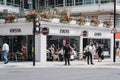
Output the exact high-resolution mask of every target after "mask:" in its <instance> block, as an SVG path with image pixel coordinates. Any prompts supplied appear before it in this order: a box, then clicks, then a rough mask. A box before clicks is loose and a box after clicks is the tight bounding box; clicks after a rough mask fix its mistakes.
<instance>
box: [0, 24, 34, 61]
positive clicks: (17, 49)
mask: <svg viewBox="0 0 120 80" xmlns="http://www.w3.org/2000/svg"><path fill="white" fill-rule="evenodd" d="M31 25H32V23H11V24H10V23H7V24H0V46H2V45H3V42H4V41H5V40H6V41H7V42H8V44H9V46H10V51H9V56H8V58H9V60H10V61H22V58H21V57H20V53H21V47H22V45H23V44H26V47H27V52H26V56H25V59H24V61H32V26H31ZM1 60H2V59H1Z"/></svg>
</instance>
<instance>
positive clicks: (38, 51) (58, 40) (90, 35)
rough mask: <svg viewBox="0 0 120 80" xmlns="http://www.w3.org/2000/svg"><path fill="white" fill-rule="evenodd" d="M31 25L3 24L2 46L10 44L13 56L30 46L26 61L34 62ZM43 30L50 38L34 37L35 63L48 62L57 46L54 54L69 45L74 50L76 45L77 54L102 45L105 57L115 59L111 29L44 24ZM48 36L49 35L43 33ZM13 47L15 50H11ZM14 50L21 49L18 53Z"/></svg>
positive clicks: (0, 32) (0, 41)
mask: <svg viewBox="0 0 120 80" xmlns="http://www.w3.org/2000/svg"><path fill="white" fill-rule="evenodd" d="M32 25H33V24H32V23H22V24H21V23H14V24H0V45H2V44H3V41H4V39H7V40H8V41H9V45H10V47H11V51H10V52H16V51H17V50H20V48H21V45H22V43H26V45H27V57H26V60H32V45H33V44H32V43H33V42H32V40H33V39H32V31H33V26H32ZM41 27H42V28H43V27H46V28H47V29H48V30H47V31H48V34H47V35H45V34H42V33H40V34H38V35H35V59H36V61H40V62H46V61H47V49H48V48H49V47H50V46H51V45H52V44H54V45H55V50H56V51H57V50H58V49H59V48H61V47H62V46H64V45H65V44H66V42H69V43H70V45H71V46H72V47H73V44H75V45H76V51H77V52H79V53H82V52H83V48H84V47H85V46H86V44H87V43H88V42H90V41H91V42H94V43H96V44H97V43H100V44H101V46H102V47H103V48H104V55H106V56H108V57H111V58H112V55H113V53H112V51H113V34H111V33H110V30H111V29H109V28H99V27H97V28H96V27H90V26H89V27H88V26H84V27H80V26H79V25H68V24H61V23H51V22H42V21H41ZM44 32H46V31H44ZM12 46H14V47H12ZM15 46H18V48H17V49H16V50H14V49H15Z"/></svg>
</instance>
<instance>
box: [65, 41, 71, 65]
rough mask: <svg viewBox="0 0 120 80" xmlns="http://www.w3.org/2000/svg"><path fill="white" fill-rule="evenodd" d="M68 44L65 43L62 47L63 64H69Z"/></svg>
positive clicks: (69, 49)
mask: <svg viewBox="0 0 120 80" xmlns="http://www.w3.org/2000/svg"><path fill="white" fill-rule="evenodd" d="M70 51H71V48H70V45H69V43H67V44H66V45H65V46H64V47H63V52H64V59H65V65H67V63H68V65H70Z"/></svg>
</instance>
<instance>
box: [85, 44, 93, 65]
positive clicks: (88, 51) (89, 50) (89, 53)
mask: <svg viewBox="0 0 120 80" xmlns="http://www.w3.org/2000/svg"><path fill="white" fill-rule="evenodd" d="M92 51H93V44H88V45H87V46H86V58H87V64H88V65H89V62H90V63H91V65H94V64H93V60H92Z"/></svg>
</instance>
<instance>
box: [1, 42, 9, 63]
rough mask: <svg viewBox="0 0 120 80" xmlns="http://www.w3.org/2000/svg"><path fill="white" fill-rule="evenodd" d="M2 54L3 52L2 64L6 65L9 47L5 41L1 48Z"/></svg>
mask: <svg viewBox="0 0 120 80" xmlns="http://www.w3.org/2000/svg"><path fill="white" fill-rule="evenodd" d="M2 52H3V58H4V64H7V63H8V62H9V60H8V58H7V56H8V53H9V45H8V44H7V42H6V41H5V42H4V44H3V46H2Z"/></svg>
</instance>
